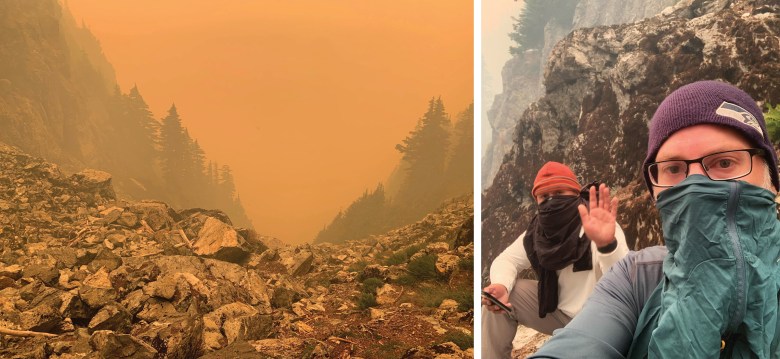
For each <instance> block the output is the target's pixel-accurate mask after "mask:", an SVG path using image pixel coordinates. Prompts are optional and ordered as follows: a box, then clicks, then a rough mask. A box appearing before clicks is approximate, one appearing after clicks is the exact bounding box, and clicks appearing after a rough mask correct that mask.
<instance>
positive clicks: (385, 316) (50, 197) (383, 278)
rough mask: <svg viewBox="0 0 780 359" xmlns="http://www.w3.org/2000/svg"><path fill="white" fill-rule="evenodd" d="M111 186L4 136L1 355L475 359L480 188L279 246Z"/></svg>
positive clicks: (217, 216)
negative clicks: (373, 230) (362, 228)
mask: <svg viewBox="0 0 780 359" xmlns="http://www.w3.org/2000/svg"><path fill="white" fill-rule="evenodd" d="M111 181H112V180H111V175H109V174H108V173H105V172H101V171H94V170H86V171H82V172H79V173H77V174H75V175H72V176H64V175H63V174H62V173H61V172H60V171H59V168H58V167H57V166H56V165H53V164H50V163H47V162H44V161H43V160H40V159H37V158H33V157H30V156H28V155H26V154H24V153H22V152H21V151H19V150H18V149H16V148H13V147H10V146H7V145H4V144H0V339H1V340H0V357H3V358H12V357H13V358H60V359H65V358H68V359H71V358H106V359H107V358H150V359H151V358H162V357H166V358H195V357H200V356H202V355H205V356H206V357H208V358H227V357H235V358H269V357H270V358H277V357H278V358H290V357H295V358H300V357H307V358H325V357H330V358H334V357H338V358H346V357H350V356H351V355H355V356H362V357H375V358H380V357H400V356H402V355H406V356H405V357H407V358H429V357H430V358H432V357H435V356H436V355H445V354H446V355H450V356H448V358H468V357H473V355H472V354H471V351H470V350H466V351H463V349H467V348H468V347H470V346H471V344H470V343H471V339H470V338H471V335H472V334H471V326H472V322H473V319H472V317H473V312H472V311H471V300H472V298H473V297H471V296H470V295H471V292H472V278H473V275H472V269H471V268H472V265H473V240H472V236H473V223H471V222H469V218H470V216H471V213H472V211H473V206H472V205H471V203H472V201H471V198H462V199H460V200H456V201H452V202H450V203H448V204H447V205H446V206H444V207H442V208H441V209H440V210H439V211H437V212H436V213H432V214H430V215H428V216H426V217H425V218H424V219H423V220H421V221H419V222H417V223H415V224H412V225H409V226H406V227H402V228H399V229H396V230H394V231H391V232H389V233H386V234H384V235H381V236H375V237H372V238H369V239H365V240H361V241H352V242H350V243H347V244H344V245H333V244H322V245H309V244H306V245H301V246H298V247H285V246H280V245H279V244H278V243H277V242H276V241H274V240H273V239H270V238H267V237H261V236H258V235H257V234H255V233H254V232H253V231H250V230H247V229H242V228H236V227H234V226H233V225H232V223H231V221H230V219H229V218H228V217H227V216H226V215H225V214H224V213H222V212H220V211H208V210H202V209H197V208H196V209H186V210H176V209H173V208H171V207H170V206H168V205H167V204H165V203H163V202H157V201H142V202H130V201H123V200H117V199H116V196H115V193H114V189H113V187H112V185H111ZM408 273H412V274H411V275H410V274H408ZM364 297H365V298H366V299H365V300H362V298H364ZM47 333H49V334H47ZM27 336H32V337H27ZM453 342H454V343H457V345H456V344H454V343H453ZM458 345H460V346H461V347H462V348H463V349H461V347H459V346H458Z"/></svg>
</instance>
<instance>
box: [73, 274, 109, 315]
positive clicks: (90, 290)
mask: <svg viewBox="0 0 780 359" xmlns="http://www.w3.org/2000/svg"><path fill="white" fill-rule="evenodd" d="M78 293H79V297H80V298H81V300H83V301H84V303H86V304H87V305H88V306H89V307H90V308H93V309H99V308H100V307H102V306H104V305H105V304H106V303H108V302H112V301H116V300H117V291H116V290H115V289H114V288H113V287H112V286H111V281H110V280H109V277H108V272H107V271H106V269H105V268H100V270H98V271H97V272H96V273H95V274H92V275H90V276H88V277H87V278H86V279H85V280H84V283H83V285H82V286H81V287H79V289H78Z"/></svg>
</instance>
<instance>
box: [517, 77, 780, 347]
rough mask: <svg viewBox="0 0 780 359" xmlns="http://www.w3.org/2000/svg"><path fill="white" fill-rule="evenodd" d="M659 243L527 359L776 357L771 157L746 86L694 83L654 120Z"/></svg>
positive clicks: (618, 268) (649, 166) (778, 282)
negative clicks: (661, 232)
mask: <svg viewBox="0 0 780 359" xmlns="http://www.w3.org/2000/svg"><path fill="white" fill-rule="evenodd" d="M643 168H644V178H645V182H646V184H647V187H648V189H649V190H650V193H651V194H652V195H653V196H654V197H655V199H656V207H657V208H658V211H659V214H660V217H661V225H662V230H663V235H664V242H665V244H666V246H665V247H663V246H657V247H650V248H646V249H643V250H641V251H638V252H631V253H629V254H628V255H627V256H626V257H625V258H624V259H623V260H621V261H620V262H618V263H615V264H614V265H613V266H612V270H611V271H610V272H609V273H607V274H605V275H604V276H603V277H602V279H601V281H600V282H599V283H598V285H597V286H596V289H595V291H594V294H593V295H592V296H591V297H590V298H589V299H588V301H587V302H586V303H585V306H584V307H583V309H582V311H581V312H580V314H579V315H578V316H577V317H576V318H574V320H572V321H571V322H570V323H569V325H567V326H566V327H565V328H563V329H560V330H557V331H556V332H555V334H554V335H553V337H552V338H551V339H550V340H549V341H548V342H547V343H546V344H545V345H544V346H543V347H542V348H541V349H540V350H539V352H537V353H536V354H535V355H534V356H532V358H571V357H577V358H626V357H628V358H646V357H650V358H712V357H721V358H780V338H778V335H780V330H778V329H779V328H778V326H779V325H780V322H779V321H778V294H780V275H779V274H780V273H778V271H780V263H778V262H780V259H778V257H780V245H778V240H780V221H778V215H777V207H776V204H775V202H774V199H775V196H776V194H777V190H778V188H779V187H780V183H779V182H778V171H777V155H776V153H775V151H774V148H773V146H772V143H771V141H770V140H769V137H768V135H767V131H766V125H765V123H764V117H763V114H762V112H761V110H760V109H759V107H758V106H757V105H756V103H755V101H754V100H753V99H752V98H751V97H750V96H749V95H748V94H746V93H745V92H743V91H742V90H740V89H738V88H736V87H734V86H732V85H729V84H726V83H723V82H719V81H701V82H695V83H692V84H689V85H686V86H683V87H681V88H679V89H677V90H676V91H674V92H673V93H672V94H670V95H669V96H668V97H667V98H666V99H664V101H663V102H662V103H661V105H660V106H659V107H658V109H657V110H656V113H655V115H653V119H652V120H651V122H650V135H649V139H648V149H647V157H646V158H645V162H644V166H643Z"/></svg>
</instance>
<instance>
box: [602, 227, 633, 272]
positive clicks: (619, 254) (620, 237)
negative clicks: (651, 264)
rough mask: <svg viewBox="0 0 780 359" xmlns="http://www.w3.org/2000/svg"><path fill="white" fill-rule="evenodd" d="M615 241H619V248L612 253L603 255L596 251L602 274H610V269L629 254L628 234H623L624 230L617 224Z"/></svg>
mask: <svg viewBox="0 0 780 359" xmlns="http://www.w3.org/2000/svg"><path fill="white" fill-rule="evenodd" d="M615 240H617V247H615V249H614V250H613V251H612V252H610V253H601V252H598V251H596V253H597V254H596V258H597V261H598V263H599V267H600V268H601V273H607V272H609V268H611V267H612V265H613V264H615V262H617V261H619V260H621V259H623V257H625V256H626V254H627V253H628V244H626V234H625V233H623V229H622V228H620V224H619V223H615Z"/></svg>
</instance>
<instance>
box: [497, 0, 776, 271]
mask: <svg viewBox="0 0 780 359" xmlns="http://www.w3.org/2000/svg"><path fill="white" fill-rule="evenodd" d="M779 14H780V5H778V4H777V2H775V1H769V0H742V1H731V2H728V1H683V2H681V3H680V4H678V5H676V6H674V7H671V8H668V9H667V10H666V11H665V12H664V14H663V15H659V16H656V17H653V18H650V19H646V20H643V21H641V22H638V23H634V24H630V25H613V26H609V27H597V28H585V29H579V30H576V31H574V32H573V33H571V34H570V35H568V36H567V37H566V38H565V39H564V40H563V41H561V42H559V43H558V45H556V47H555V48H554V49H553V51H552V54H551V55H550V61H549V63H548V65H547V66H546V68H545V71H544V77H545V95H544V96H543V97H542V98H541V99H540V100H539V101H536V102H534V103H533V104H532V105H531V106H530V107H529V109H528V110H526V111H525V112H524V113H523V115H522V116H521V117H520V118H519V121H518V123H517V126H516V128H515V135H514V140H513V147H512V150H511V152H510V153H509V154H508V155H507V157H506V158H505V161H504V162H503V164H502V165H501V170H500V171H499V172H498V174H497V175H496V178H495V180H494V182H493V185H492V186H491V188H490V189H488V190H487V191H486V192H485V194H484V196H483V202H482V203H483V217H482V218H483V227H482V243H483V251H482V253H483V264H484V263H488V264H489V263H490V262H491V261H492V259H493V258H494V257H495V256H496V255H497V254H498V253H500V251H501V250H503V248H505V247H506V246H507V245H508V244H509V243H510V242H511V241H512V240H514V239H515V238H516V237H517V236H518V235H519V234H520V233H521V232H522V230H523V229H524V228H525V227H526V226H527V224H528V222H529V220H530V215H531V214H532V212H533V207H532V203H531V196H530V190H531V187H532V183H533V179H534V175H535V172H536V171H537V170H538V169H539V168H540V167H541V166H542V164H543V163H544V162H546V161H560V162H564V163H566V164H569V165H571V166H572V168H573V169H574V171H575V173H577V174H578V175H579V176H581V178H582V179H583V182H589V181H592V180H600V181H603V182H605V183H608V184H609V185H611V186H612V187H613V188H614V189H616V191H615V195H616V197H618V198H619V199H620V200H621V203H622V204H621V208H620V213H619V218H618V220H619V222H620V223H621V225H622V226H623V228H624V230H625V232H626V235H627V237H628V239H629V242H630V245H631V246H632V247H633V248H642V247H645V246H648V245H653V244H658V243H660V242H661V236H660V229H659V226H658V221H657V214H656V212H655V209H654V207H653V205H652V201H651V199H650V197H649V194H648V191H647V190H646V189H645V186H644V182H643V180H642V177H641V173H642V169H641V164H642V161H643V160H644V156H645V151H646V147H647V128H648V127H647V126H648V122H649V120H650V118H651V117H652V115H653V113H654V111H655V109H656V107H657V106H658V104H660V102H661V101H662V100H663V98H664V97H665V96H666V95H667V94H669V93H670V92H671V91H673V90H674V89H676V88H678V87H680V86H682V85H684V84H687V83H690V82H694V81H697V80H705V79H718V80H722V81H727V82H730V83H733V84H735V85H736V86H738V87H740V88H742V89H744V90H745V91H747V92H748V93H749V94H751V96H753V97H754V98H755V99H757V100H758V101H760V102H761V103H765V102H768V103H772V104H777V103H778V102H780V76H778V74H780V62H779V61H778V60H780V41H778V34H780V15H779ZM483 279H484V278H483Z"/></svg>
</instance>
